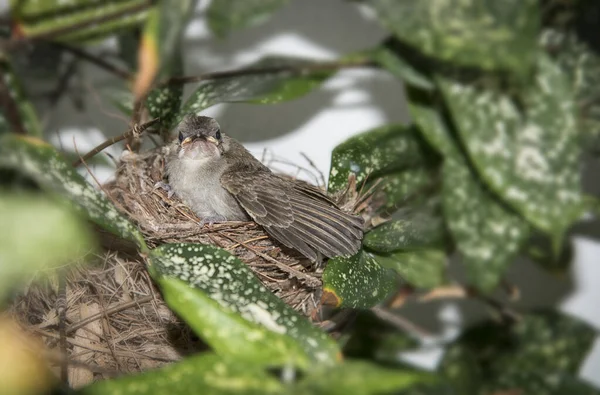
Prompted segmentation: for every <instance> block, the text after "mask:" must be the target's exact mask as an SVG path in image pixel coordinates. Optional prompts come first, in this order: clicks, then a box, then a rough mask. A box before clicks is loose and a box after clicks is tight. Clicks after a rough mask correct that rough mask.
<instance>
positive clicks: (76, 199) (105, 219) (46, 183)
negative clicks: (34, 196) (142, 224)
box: [0, 135, 148, 252]
mask: <svg viewBox="0 0 600 395" xmlns="http://www.w3.org/2000/svg"><path fill="white" fill-rule="evenodd" d="M0 167H4V168H9V169H13V170H15V171H18V172H20V173H22V174H24V175H26V176H27V177H29V178H31V179H32V180H34V181H35V182H36V183H38V184H39V186H40V187H41V188H42V189H44V190H47V191H51V192H55V193H57V194H59V195H61V196H63V197H65V198H68V199H70V200H71V201H72V202H73V203H74V207H75V209H77V210H78V211H79V212H81V213H83V214H84V215H85V216H86V217H88V218H89V219H90V220H91V221H92V222H94V223H96V224H97V225H99V226H100V227H102V228H104V229H106V230H107V231H109V232H111V233H113V234H115V235H117V236H120V237H122V238H124V239H127V240H131V241H133V242H134V243H136V244H137V246H138V247H139V248H140V250H141V251H142V252H147V251H148V247H147V246H146V243H145V241H144V237H143V236H142V233H141V232H140V231H139V230H138V228H137V227H136V226H135V225H134V224H132V223H131V222H129V220H127V219H126V218H125V217H123V216H122V215H121V214H120V213H119V212H118V211H117V209H116V208H115V206H114V205H113V204H112V203H111V202H110V201H109V200H108V199H107V198H106V197H105V196H104V195H102V194H101V193H100V192H98V191H96V190H95V189H94V188H93V187H92V186H91V185H90V184H89V183H87V182H86V181H85V180H84V179H83V178H82V177H81V176H80V175H79V174H78V173H77V172H76V171H75V169H73V167H72V166H71V165H70V164H68V163H67V162H65V160H64V159H63V158H62V157H61V156H60V155H59V154H58V152H56V150H55V149H54V148H53V147H52V146H50V145H48V144H46V143H45V142H43V141H41V140H38V139H33V138H23V137H18V136H13V135H7V136H3V137H2V138H0Z"/></svg>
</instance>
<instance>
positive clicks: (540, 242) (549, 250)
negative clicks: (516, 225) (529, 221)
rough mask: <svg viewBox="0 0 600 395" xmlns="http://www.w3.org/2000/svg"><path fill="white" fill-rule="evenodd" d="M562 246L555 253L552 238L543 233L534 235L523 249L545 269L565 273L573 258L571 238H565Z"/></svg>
mask: <svg viewBox="0 0 600 395" xmlns="http://www.w3.org/2000/svg"><path fill="white" fill-rule="evenodd" d="M561 247H562V248H561V249H560V251H558V253H556V251H555V248H554V246H553V245H552V240H551V239H550V238H549V237H547V236H545V235H540V234H537V235H534V236H533V237H532V238H531V240H530V241H529V243H528V245H527V249H526V250H525V252H526V254H527V257H528V258H529V259H531V260H532V261H534V262H535V263H537V264H538V265H540V266H541V267H542V268H544V269H545V270H548V271H549V272H551V273H556V274H565V273H566V272H567V271H568V270H569V268H570V267H571V263H572V262H573V259H574V253H575V251H574V248H573V242H572V240H569V239H567V240H565V242H564V243H563V244H562V246H561Z"/></svg>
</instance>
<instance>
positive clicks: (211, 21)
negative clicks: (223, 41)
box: [206, 0, 288, 37]
mask: <svg viewBox="0 0 600 395" xmlns="http://www.w3.org/2000/svg"><path fill="white" fill-rule="evenodd" d="M287 2H288V0H213V1H212V2H211V3H210V6H209V7H208V10H207V11H206V14H207V16H208V26H209V27H210V29H211V30H212V31H213V33H215V34H216V35H217V36H219V37H224V36H227V35H228V34H230V33H231V32H232V31H233V30H235V29H241V28H245V27H250V26H256V25H259V24H261V23H264V22H265V21H266V20H267V19H268V18H269V17H270V16H271V14H273V13H274V12H275V11H277V10H278V9H279V8H280V7H282V6H283V5H284V4H287Z"/></svg>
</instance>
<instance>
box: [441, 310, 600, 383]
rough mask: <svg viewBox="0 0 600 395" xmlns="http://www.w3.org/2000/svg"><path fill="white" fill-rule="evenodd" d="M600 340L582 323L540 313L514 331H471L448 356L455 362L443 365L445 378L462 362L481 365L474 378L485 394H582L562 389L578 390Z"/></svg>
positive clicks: (492, 327) (484, 327)
mask: <svg viewBox="0 0 600 395" xmlns="http://www.w3.org/2000/svg"><path fill="white" fill-rule="evenodd" d="M597 335H598V333H597V332H596V331H595V330H594V329H593V328H591V327H590V326H589V325H587V324H585V323H583V322H581V321H579V320H578V319H575V318H571V317H568V316H565V315H560V314H559V313H556V312H551V311H540V312H536V313H534V314H530V315H527V316H525V317H523V319H522V321H520V322H519V323H518V324H515V325H514V326H512V327H509V326H506V325H500V324H498V323H495V322H486V323H483V324H480V325H478V326H476V327H474V328H471V329H469V330H467V331H466V332H465V333H464V334H463V335H462V336H461V338H460V339H459V340H458V342H457V343H456V344H455V345H453V346H452V347H451V348H450V350H449V351H448V353H447V357H449V358H450V359H452V360H453V362H452V363H451V364H449V363H447V362H446V357H445V360H444V362H443V363H442V366H445V367H446V374H448V373H451V371H450V372H448V369H454V370H456V368H453V367H452V366H457V365H456V364H457V363H460V364H464V363H468V364H469V365H470V366H478V367H479V369H480V372H472V373H471V374H475V377H479V378H480V379H479V380H480V381H481V382H482V383H483V384H484V386H483V388H482V389H481V390H480V391H481V392H480V393H495V392H500V391H508V390H512V391H515V390H518V391H519V392H520V393H527V394H530V393H535V394H542V395H543V394H563V393H579V392H560V391H558V390H559V389H561V388H563V389H564V388H568V387H571V386H576V387H579V385H580V384H576V383H575V382H574V381H575V380H572V378H573V376H574V375H576V374H577V373H578V371H579V368H580V366H581V364H582V362H583V360H584V358H585V357H586V356H587V354H588V352H589V350H590V348H591V346H592V344H593V342H594V340H595V339H596V337H597ZM461 361H464V362H461ZM466 361H471V362H466ZM473 363H475V365H474V364H473ZM463 366H466V365H463ZM580 388H581V387H580ZM461 393H462V392H461Z"/></svg>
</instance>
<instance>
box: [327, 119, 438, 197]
mask: <svg viewBox="0 0 600 395" xmlns="http://www.w3.org/2000/svg"><path fill="white" fill-rule="evenodd" d="M427 159H428V158H427V151H426V147H425V146H424V144H423V142H422V141H421V140H420V139H419V134H418V132H417V131H416V130H415V129H414V128H411V127H408V126H404V125H388V126H383V127H380V128H376V129H373V130H370V131H367V132H365V133H362V134H359V135H357V136H354V137H352V138H350V139H348V140H346V141H345V142H343V143H342V144H340V145H338V146H337V147H335V149H334V150H333V153H332V154H331V170H330V171H329V186H328V191H329V192H330V193H334V192H338V191H341V190H343V189H344V188H345V187H346V185H347V183H348V176H349V175H350V174H352V173H354V174H355V175H356V182H357V184H358V185H360V184H361V183H362V182H363V181H364V180H365V179H366V178H367V176H368V177H369V178H371V177H373V178H376V177H378V176H380V175H385V173H392V172H397V171H400V170H405V169H408V168H415V167H420V165H423V164H425V163H426V161H427Z"/></svg>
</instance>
